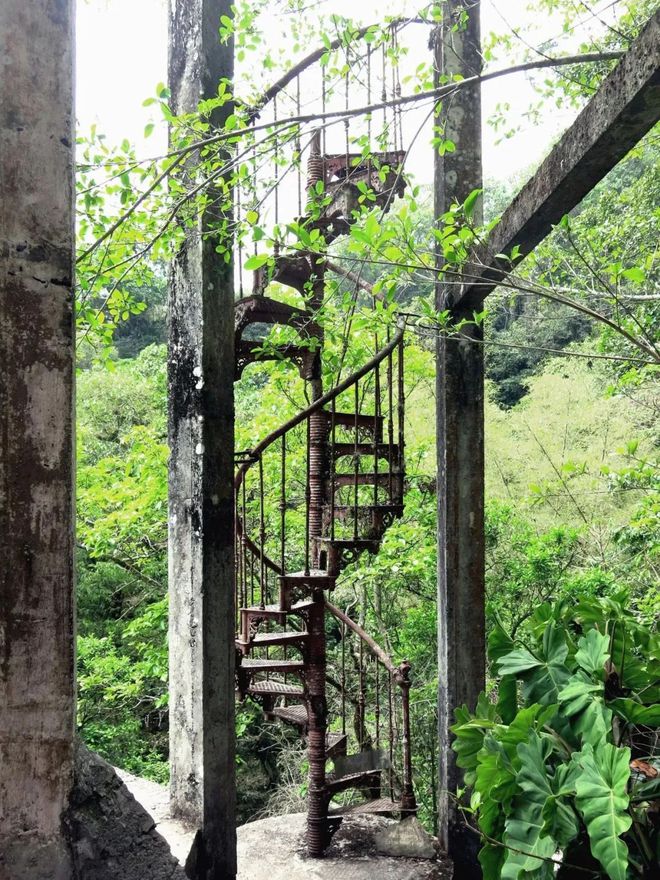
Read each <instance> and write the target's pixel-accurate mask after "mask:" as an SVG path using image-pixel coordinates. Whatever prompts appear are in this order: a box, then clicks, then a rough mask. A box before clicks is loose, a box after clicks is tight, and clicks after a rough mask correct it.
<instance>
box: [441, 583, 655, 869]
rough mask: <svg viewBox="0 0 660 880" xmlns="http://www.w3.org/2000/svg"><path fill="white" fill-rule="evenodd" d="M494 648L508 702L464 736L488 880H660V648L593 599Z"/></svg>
mask: <svg viewBox="0 0 660 880" xmlns="http://www.w3.org/2000/svg"><path fill="white" fill-rule="evenodd" d="M488 647H489V658H490V661H491V664H492V667H493V670H494V672H495V674H496V676H497V689H496V693H497V702H493V701H491V700H489V699H488V698H487V697H486V696H485V695H483V694H482V696H481V697H480V699H479V703H478V705H477V709H476V712H474V713H471V712H469V711H468V710H467V708H462V709H460V710H458V711H457V712H456V724H455V725H454V726H453V728H452V730H453V732H454V734H455V741H454V746H453V747H454V750H455V751H456V754H457V762H458V765H459V766H460V767H461V768H463V770H464V774H465V785H466V791H465V792H463V793H461V794H462V797H461V801H462V802H463V809H464V810H465V811H466V812H470V813H472V814H473V819H474V820H476V826H477V828H478V830H479V832H480V833H481V835H482V841H483V846H482V848H481V852H480V855H479V858H480V861H481V865H482V869H483V875H484V878H485V880H500V878H501V880H523V878H525V880H532V878H533V880H546V878H548V880H551V878H553V880H554V878H555V877H557V878H561V880H567V878H573V877H575V878H580V880H584V878H589V877H591V878H610V880H632V878H635V880H639V878H644V880H647V878H648V880H650V878H658V877H660V637H659V636H658V634H657V633H654V632H652V631H651V630H650V629H649V628H648V627H644V626H642V625H641V624H640V623H638V622H637V620H636V619H635V616H634V614H633V613H631V612H630V611H628V610H627V609H626V606H625V597H624V596H619V597H618V598H616V599H611V598H607V599H594V598H591V597H590V598H588V599H586V598H585V599H583V600H581V601H578V602H574V603H572V604H571V605H570V606H569V605H568V604H561V603H560V604H557V605H555V606H553V607H551V606H550V605H543V606H541V607H540V608H539V609H538V610H537V612H536V613H535V615H534V616H533V617H532V618H531V620H530V621H529V622H528V625H527V626H526V627H525V628H524V632H523V631H519V633H518V634H517V635H516V637H515V638H514V639H512V638H511V637H510V636H509V635H508V634H507V633H506V632H505V631H504V630H503V629H502V627H500V626H496V627H495V629H494V630H493V632H492V633H491V636H490V638H489V646H488ZM468 796H469V801H468ZM473 824H474V822H473Z"/></svg>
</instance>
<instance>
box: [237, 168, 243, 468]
mask: <svg viewBox="0 0 660 880" xmlns="http://www.w3.org/2000/svg"><path fill="white" fill-rule="evenodd" d="M242 223H243V214H242V211H241V182H240V177H239V182H238V185H237V187H236V230H237V233H238V234H237V236H236V238H237V239H238V242H237V244H238V294H239V296H240V298H241V299H243V296H244V293H243V228H242ZM243 479H245V477H243Z"/></svg>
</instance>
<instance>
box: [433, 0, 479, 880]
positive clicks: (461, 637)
mask: <svg viewBox="0 0 660 880" xmlns="http://www.w3.org/2000/svg"><path fill="white" fill-rule="evenodd" d="M442 8H443V15H444V22H443V25H442V26H441V27H440V28H439V30H438V32H437V34H436V41H435V66H436V76H440V75H441V74H448V75H450V76H451V75H452V74H455V73H460V74H462V75H463V76H465V77H467V76H470V75H474V74H476V73H479V72H480V70H481V55H480V26H479V2H478V0H447V2H445V3H444V5H443V7H442ZM465 13H467V19H466V20H467V24H466V26H463V25H462V24H460V22H461V21H462V16H464V15H465ZM457 23H459V24H458V27H457V28H456V29H454V25H456V24H457ZM437 123H438V124H439V125H442V126H444V136H445V137H446V138H449V139H450V140H452V141H453V142H454V144H455V145H456V151H455V152H453V153H446V154H445V155H444V156H440V155H436V167H435V216H436V217H439V216H440V215H442V214H443V213H444V212H445V211H446V210H447V209H448V208H449V206H450V205H451V204H452V203H453V202H456V201H457V202H459V203H462V202H464V201H465V199H466V197H467V196H468V195H469V194H470V192H472V190H474V189H478V188H481V186H482V170H481V93H480V86H479V85H477V86H474V87H472V88H468V89H462V90H461V91H460V92H458V93H457V94H456V95H454V96H452V97H451V98H448V99H445V101H444V102H443V106H442V110H441V112H440V116H439V119H438V120H437ZM479 212H480V209H479V208H478V209H477V215H476V217H475V220H476V222H479V220H480V217H479ZM442 262H443V260H442V254H441V253H440V254H439V256H438V265H442ZM452 289H454V288H452V287H451V286H444V285H443V283H442V277H441V276H439V278H438V284H437V289H436V306H437V308H438V309H439V310H443V309H445V308H451V305H452V301H451V297H452V293H451V291H452ZM453 312H454V318H455V319H456V320H460V319H461V318H463V317H465V318H467V319H469V320H470V319H472V315H471V314H467V313H466V314H463V313H462V312H460V311H459V310H453ZM462 333H463V335H465V336H469V337H473V338H474V339H475V340H476V341H475V342H471V341H469V340H460V341H459V340H458V339H457V338H455V337H454V338H446V337H439V338H438V344H437V468H438V653H439V656H438V665H439V693H438V705H439V740H440V761H439V768H440V797H439V834H440V839H441V842H442V844H443V845H444V846H445V848H447V850H448V851H449V853H450V855H451V856H452V858H453V859H454V860H455V863H456V871H457V875H460V876H461V877H462V878H465V880H468V878H472V877H478V876H480V871H479V866H478V863H477V861H476V849H477V848H478V838H477V837H476V836H475V835H473V834H471V833H470V832H465V831H462V830H461V829H462V821H461V817H460V815H459V814H458V812H457V811H456V809H455V807H454V801H453V799H452V798H451V797H448V796H447V792H450V793H454V792H455V791H456V788H457V787H458V786H459V785H460V778H461V777H460V771H459V769H458V768H457V766H456V762H455V756H454V753H453V752H452V751H451V748H450V735H449V726H450V725H451V724H453V721H454V710H455V709H456V707H457V706H461V705H463V704H464V703H467V705H468V706H470V707H471V708H473V707H474V706H475V704H476V700H477V695H478V694H479V691H480V690H482V688H483V687H484V679H485V634H484V421H483V420H484V412H483V407H484V366H483V346H481V345H480V344H479V342H480V341H481V339H482V329H481V328H480V327H472V328H470V329H465V330H463V331H462Z"/></svg>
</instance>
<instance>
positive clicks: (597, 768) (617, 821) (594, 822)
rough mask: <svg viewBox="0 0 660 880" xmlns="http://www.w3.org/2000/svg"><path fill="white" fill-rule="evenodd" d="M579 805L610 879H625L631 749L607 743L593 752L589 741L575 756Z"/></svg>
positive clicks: (629, 818) (629, 820) (593, 853)
mask: <svg viewBox="0 0 660 880" xmlns="http://www.w3.org/2000/svg"><path fill="white" fill-rule="evenodd" d="M574 761H575V763H576V765H577V766H578V768H579V770H580V772H579V773H578V774H577V776H576V780H575V791H576V805H577V808H578V810H579V811H580V814H581V815H582V818H583V819H584V821H585V824H586V826H587V831H588V832H589V840H590V842H591V852H592V855H593V856H594V858H596V859H598V861H599V862H600V864H601V865H602V866H603V869H604V870H605V872H606V873H607V876H608V877H609V878H610V880H626V875H627V871H628V847H627V846H626V844H625V843H624V841H623V840H621V835H622V834H625V832H626V831H628V830H629V829H630V826H631V824H632V818H631V817H630V815H629V814H628V813H627V812H626V811H627V809H628V803H629V798H628V794H627V785H628V780H629V778H630V767H629V764H630V749H628V748H622V749H619V748H617V747H616V746H613V745H612V744H611V743H604V744H603V745H602V746H601V748H599V749H598V750H597V751H594V749H593V746H592V745H591V744H590V743H587V744H586V745H585V746H584V748H583V749H582V752H581V753H578V754H575V755H574Z"/></svg>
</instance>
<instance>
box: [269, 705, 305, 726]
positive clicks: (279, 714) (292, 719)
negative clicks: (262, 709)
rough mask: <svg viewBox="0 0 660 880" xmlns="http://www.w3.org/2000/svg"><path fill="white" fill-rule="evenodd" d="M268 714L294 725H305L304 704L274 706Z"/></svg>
mask: <svg viewBox="0 0 660 880" xmlns="http://www.w3.org/2000/svg"><path fill="white" fill-rule="evenodd" d="M268 715H269V716H272V717H274V718H278V719H279V720H280V721H285V722H286V723H287V724H293V725H294V726H295V727H302V728H306V727H307V722H308V719H307V709H306V708H305V707H304V706H276V707H275V708H274V709H272V710H271V711H270V712H268Z"/></svg>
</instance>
